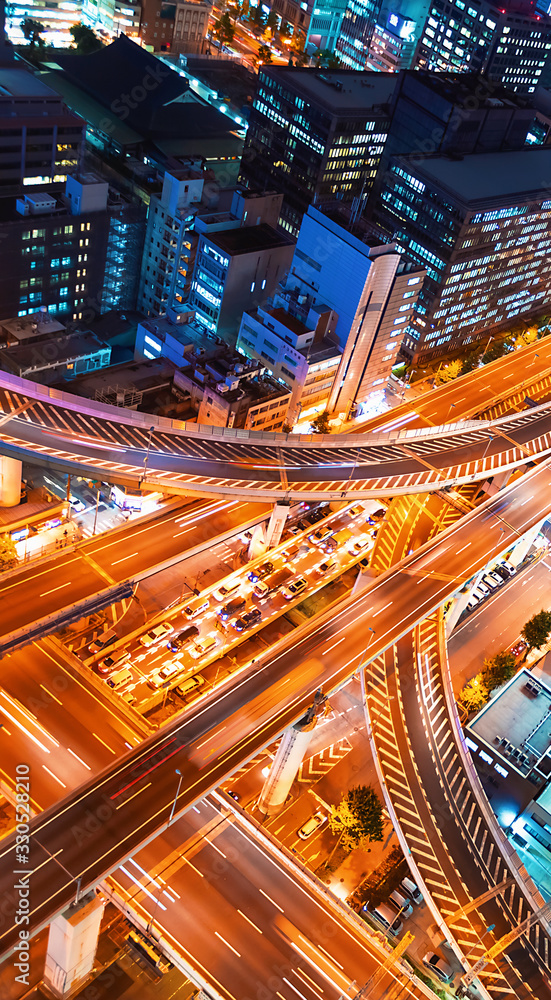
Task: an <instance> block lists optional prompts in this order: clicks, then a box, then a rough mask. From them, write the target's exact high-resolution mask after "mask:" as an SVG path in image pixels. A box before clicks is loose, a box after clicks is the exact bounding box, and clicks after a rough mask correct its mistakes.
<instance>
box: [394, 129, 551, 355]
mask: <svg viewBox="0 0 551 1000" xmlns="http://www.w3.org/2000/svg"><path fill="white" fill-rule="evenodd" d="M549 177H551V149H549V148H547V147H532V148H529V149H524V150H518V151H514V152H501V153H487V154H474V155H470V156H464V157H463V156H460V157H453V158H451V157H444V156H427V157H425V158H424V159H423V161H422V163H420V164H419V163H416V164H415V166H413V165H412V163H411V161H408V160H406V159H402V158H400V157H396V158H395V159H393V160H392V162H391V165H390V169H389V171H388V173H387V176H386V180H385V183H384V186H383V189H382V192H381V201H380V207H379V208H378V210H377V211H376V213H375V219H376V220H377V222H378V227H379V232H381V233H382V234H384V235H386V237H387V238H389V239H394V240H395V241H396V244H397V246H398V247H399V248H401V249H402V250H403V251H404V252H405V253H407V255H408V257H409V258H410V259H412V260H416V261H418V263H420V264H422V265H423V266H424V267H426V270H427V277H426V279H425V282H424V285H423V289H422V292H421V295H420V297H419V302H418V304H417V307H416V313H415V316H414V318H413V321H412V323H410V324H409V326H408V329H407V331H406V339H405V347H406V348H407V350H408V351H409V352H410V353H411V354H412V355H415V356H416V357H417V358H423V359H426V358H428V357H433V356H437V355H439V354H443V353H444V352H447V351H449V350H450V349H454V348H457V347H462V346H464V345H466V344H469V343H471V342H474V341H476V340H479V339H480V338H482V337H486V336H488V335H489V334H491V333H492V331H493V330H498V329H500V328H507V327H508V326H510V324H511V323H512V322H514V321H515V320H516V319H518V318H522V319H528V318H529V317H530V316H532V315H534V314H537V313H538V312H541V311H542V310H543V309H544V308H545V306H546V303H548V301H549V295H550V294H551V254H550V248H551V233H550V225H551V191H550V189H549V187H548V186H546V182H545V178H549Z"/></svg>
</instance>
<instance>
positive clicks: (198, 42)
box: [172, 0, 212, 55]
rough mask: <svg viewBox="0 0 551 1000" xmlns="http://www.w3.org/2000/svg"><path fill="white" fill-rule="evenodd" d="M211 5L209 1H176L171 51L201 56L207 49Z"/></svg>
mask: <svg viewBox="0 0 551 1000" xmlns="http://www.w3.org/2000/svg"><path fill="white" fill-rule="evenodd" d="M211 13H212V4H211V3H209V0H178V2H177V3H176V14H175V20H174V34H173V38H172V51H173V52H176V53H178V54H179V53H181V52H183V53H190V54H194V55H201V54H202V53H203V52H204V51H205V49H206V48H207V44H208V43H207V31H208V27H209V17H210V15H211Z"/></svg>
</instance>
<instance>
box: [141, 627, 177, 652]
mask: <svg viewBox="0 0 551 1000" xmlns="http://www.w3.org/2000/svg"><path fill="white" fill-rule="evenodd" d="M171 632H174V626H173V625H171V624H170V622H161V624H160V625H155V628H152V629H151V631H150V632H146V633H145V635H141V636H140V642H141V644H142V646H147V647H148V646H153V644H154V643H156V642H160V641H161V639H165V638H166V637H167V635H170V633H171Z"/></svg>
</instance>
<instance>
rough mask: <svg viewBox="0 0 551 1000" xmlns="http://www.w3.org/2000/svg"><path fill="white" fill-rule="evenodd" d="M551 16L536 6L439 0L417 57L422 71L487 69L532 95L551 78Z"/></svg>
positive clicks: (492, 75)
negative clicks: (539, 11) (539, 85)
mask: <svg viewBox="0 0 551 1000" xmlns="http://www.w3.org/2000/svg"><path fill="white" fill-rule="evenodd" d="M550 57H551V20H550V19H549V17H548V16H547V15H545V14H536V13H535V12H534V10H533V7H532V5H531V4H527V3H523V2H522V0H520V2H518V3H516V4H513V5H510V6H508V8H507V9H506V10H505V9H504V8H500V7H498V5H497V4H494V3H490V2H488V0H468V2H465V3H463V0H454V2H453V3H452V2H449V3H448V2H446V0H434V3H433V4H432V5H431V8H430V11H429V13H428V16H427V19H426V21H425V23H424V25H423V29H422V31H421V34H420V37H419V41H418V43H417V48H416V52H415V56H414V65H415V66H417V67H419V68H421V69H429V70H438V71H439V72H443V71H448V72H449V71H454V70H461V71H463V72H465V71H468V70H470V71H471V72H472V71H474V72H476V73H484V74H485V75H486V76H487V77H488V79H489V80H491V81H493V82H495V83H496V84H501V85H503V86H504V87H507V88H508V89H510V90H512V91H514V92H516V93H520V94H531V93H533V92H534V90H535V88H536V87H537V86H538V84H539V83H542V84H543V85H544V86H546V85H548V83H549V80H550Z"/></svg>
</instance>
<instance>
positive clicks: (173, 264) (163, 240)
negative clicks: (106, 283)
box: [138, 168, 204, 316]
mask: <svg viewBox="0 0 551 1000" xmlns="http://www.w3.org/2000/svg"><path fill="white" fill-rule="evenodd" d="M203 184H204V177H203V172H202V170H194V169H193V168H189V169H187V170H186V169H182V170H179V171H175V172H174V174H172V173H169V172H168V171H167V172H166V173H165V175H164V180H163V189H162V192H161V194H160V195H153V196H152V198H151V200H150V203H149V212H148V219H147V229H146V234H145V243H144V250H143V257H142V267H141V278H140V291H139V295H138V309H140V310H141V311H142V312H144V313H145V314H146V315H147V316H151V315H160V314H161V313H164V312H166V309H167V306H169V305H170V304H172V303H177V308H178V307H179V306H180V305H181V303H182V302H183V301H184V300H185V298H186V297H187V292H188V291H189V287H190V281H191V271H192V269H193V262H192V254H193V253H194V246H195V243H196V237H195V236H194V234H193V232H192V230H193V222H194V219H195V216H196V214H197V211H198V206H199V205H200V203H201V198H202V196H203Z"/></svg>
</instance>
